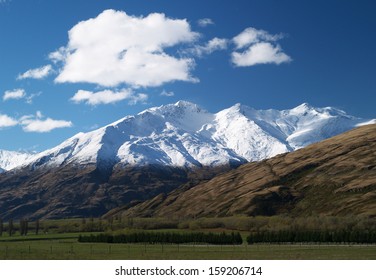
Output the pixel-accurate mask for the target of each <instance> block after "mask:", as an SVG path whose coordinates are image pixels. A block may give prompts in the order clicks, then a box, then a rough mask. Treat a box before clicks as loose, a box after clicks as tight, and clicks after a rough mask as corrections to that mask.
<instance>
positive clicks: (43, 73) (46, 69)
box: [17, 65, 53, 80]
mask: <svg viewBox="0 0 376 280" xmlns="http://www.w3.org/2000/svg"><path fill="white" fill-rule="evenodd" d="M52 71H53V70H52V66H51V65H45V66H42V67H39V68H35V69H30V70H28V71H26V72H25V73H23V74H20V75H18V77H17V80H23V79H38V80H40V79H43V78H45V77H47V76H48V75H49V74H51V73H52Z"/></svg>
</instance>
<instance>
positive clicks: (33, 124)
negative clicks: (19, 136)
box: [19, 111, 73, 133]
mask: <svg viewBox="0 0 376 280" xmlns="http://www.w3.org/2000/svg"><path fill="white" fill-rule="evenodd" d="M19 123H20V124H21V125H22V129H23V130H24V131H25V132H39V133H44V132H50V131H52V130H54V129H57V128H64V127H72V126H73V123H72V122H70V121H65V120H54V119H51V118H45V119H44V116H43V115H42V113H41V112H40V111H38V112H36V114H35V115H28V116H23V117H22V118H21V119H20V120H19Z"/></svg>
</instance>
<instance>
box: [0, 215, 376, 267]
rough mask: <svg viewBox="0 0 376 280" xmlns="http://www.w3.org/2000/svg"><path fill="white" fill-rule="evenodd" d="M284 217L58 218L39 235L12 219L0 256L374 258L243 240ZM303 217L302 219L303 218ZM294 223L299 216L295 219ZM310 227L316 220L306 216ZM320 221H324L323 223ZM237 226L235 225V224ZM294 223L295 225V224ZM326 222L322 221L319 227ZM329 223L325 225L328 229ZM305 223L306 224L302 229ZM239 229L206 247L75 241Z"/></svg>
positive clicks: (42, 225)
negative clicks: (237, 236) (230, 240)
mask: <svg viewBox="0 0 376 280" xmlns="http://www.w3.org/2000/svg"><path fill="white" fill-rule="evenodd" d="M333 219H334V218H331V219H328V220H327V221H330V224H333V222H334V223H338V224H340V225H341V226H344V225H345V226H349V225H351V226H352V227H355V228H360V226H361V225H365V224H367V225H373V223H371V221H370V220H368V219H365V220H362V221H360V220H359V218H358V219H357V220H354V219H350V218H347V220H346V221H345V220H342V221H340V220H335V219H334V220H333ZM287 221H288V220H287V218H281V219H280V220H279V221H278V219H277V218H272V219H271V218H270V217H265V218H261V217H258V218H246V217H234V218H233V219H230V218H223V219H220V218H213V219H209V218H206V219H201V220H195V221H184V222H181V221H180V222H176V223H174V222H173V221H171V220H168V219H166V220H165V219H147V218H144V219H120V218H115V219H110V220H102V219H67V220H58V221H40V222H39V225H38V227H39V228H38V234H36V233H37V232H36V222H30V223H29V224H28V232H27V235H23V236H21V235H20V230H19V228H17V224H18V223H17V222H15V223H14V227H15V229H14V232H13V233H12V235H11V236H9V232H7V229H8V226H9V225H8V224H7V223H4V225H3V230H4V231H3V233H2V235H1V236H0V259H3V260H6V259H16V260H27V259H33V260H38V259H42V260H49V259H58V260H69V259H101V260H102V259H103V260H105V259H108V260H116V259H124V260H126V259H133V260H135V259H140V260H141V259H175V260H179V259H196V260H197V259H222V260H225V259H239V260H241V259H255V260H257V259H260V260H290V259H291V260H299V259H304V260H309V259H311V260H320V259H323V260H332V259H333V260H345V259H355V260H363V259H372V260H376V244H367V245H365V244H330V243H326V244H325V243H321V244H318V243H292V244H290V243H288V244H287V243H284V244H269V243H257V244H251V245H249V244H247V243H246V238H247V236H248V235H249V233H250V231H251V230H252V229H251V228H247V230H246V229H245V228H244V227H246V226H247V227H249V226H251V227H252V228H255V227H257V230H261V229H263V228H270V226H271V225H273V227H274V228H275V229H280V228H284V227H285V226H286V223H285V222H287ZM302 221H303V220H302ZM295 222H296V223H299V221H298V220H296V221H295ZM307 222H311V223H312V226H314V224H315V222H316V220H315V219H313V220H311V221H310V220H309V219H308V220H307V219H306V220H305V223H307ZM324 223H325V221H324ZM236 224H238V226H236ZM277 225H279V226H277ZM294 226H295V227H296V226H297V224H294ZM322 226H325V225H322ZM327 226H328V225H326V228H327ZM307 227H308V225H307V224H305V228H307ZM140 231H143V232H172V233H187V232H192V231H197V232H214V233H221V232H227V233H230V232H234V231H236V232H240V233H241V235H242V238H243V244H241V245H209V244H143V243H131V244H115V243H111V244H109V243H80V242H78V237H79V236H80V235H90V234H98V233H110V234H126V233H131V232H140Z"/></svg>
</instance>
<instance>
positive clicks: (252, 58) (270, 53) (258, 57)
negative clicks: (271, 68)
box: [232, 42, 291, 66]
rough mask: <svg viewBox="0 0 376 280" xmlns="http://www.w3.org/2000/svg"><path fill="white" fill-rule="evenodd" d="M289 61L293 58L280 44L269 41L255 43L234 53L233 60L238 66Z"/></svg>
mask: <svg viewBox="0 0 376 280" xmlns="http://www.w3.org/2000/svg"><path fill="white" fill-rule="evenodd" d="M289 61H291V58H290V57H289V56H288V55H287V54H285V53H284V52H283V51H282V49H281V47H280V46H278V45H277V46H274V45H272V44H271V43H268V42H263V43H257V44H254V45H252V46H250V47H249V48H248V49H247V50H246V51H244V52H242V53H239V52H233V53H232V62H233V63H234V64H235V65H236V66H253V65H256V64H267V63H274V64H281V63H284V62H289Z"/></svg>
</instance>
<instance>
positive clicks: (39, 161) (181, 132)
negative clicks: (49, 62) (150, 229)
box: [0, 101, 375, 170]
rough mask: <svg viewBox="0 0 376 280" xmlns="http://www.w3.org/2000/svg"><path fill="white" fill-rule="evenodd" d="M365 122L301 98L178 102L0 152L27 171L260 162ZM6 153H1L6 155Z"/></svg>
mask: <svg viewBox="0 0 376 280" xmlns="http://www.w3.org/2000/svg"><path fill="white" fill-rule="evenodd" d="M367 122H375V120H364V119H360V118H356V117H353V116H349V115H347V114H346V113H345V112H343V111H341V110H338V109H335V108H332V107H326V108H314V107H312V106H310V105H308V104H306V103H304V104H302V105H300V106H298V107H296V108H293V109H290V110H282V111H278V110H255V109H252V108H250V107H247V106H244V105H240V104H236V105H234V106H232V107H230V108H228V109H225V110H222V111H220V112H218V113H209V112H207V111H206V110H204V109H201V108H200V107H199V106H198V105H196V104H193V103H190V102H186V101H179V102H177V103H175V104H169V105H165V106H160V107H154V108H150V109H147V110H145V111H143V112H141V113H139V114H137V115H134V116H127V117H125V118H123V119H121V120H119V121H117V122H114V123H112V124H109V125H107V126H105V127H102V128H99V129H97V130H94V131H91V132H88V133H78V134H77V135H75V136H73V137H71V138H69V139H67V140H66V141H64V142H63V143H61V144H60V145H58V146H56V147H55V148H52V149H50V150H47V151H44V152H42V153H39V154H36V155H32V156H30V155H27V156H25V157H23V158H22V156H21V155H20V156H19V157H16V160H15V161H13V158H14V157H13V156H11V157H7V156H4V155H3V154H1V153H0V167H1V168H3V169H5V170H10V169H12V168H15V167H19V166H25V165H28V166H30V167H31V168H32V169H35V168H40V167H43V166H49V167H57V166H61V165H64V164H74V165H89V164H94V165H97V166H99V167H103V168H113V167H114V166H126V165H136V166H143V165H150V164H160V165H168V166H178V167H200V166H217V165H223V164H241V163H244V162H247V161H258V160H262V159H265V158H270V157H272V156H274V155H277V154H280V153H285V152H289V151H293V150H296V149H299V148H302V147H305V146H306V145H308V144H311V143H314V142H318V141H321V140H323V139H326V138H329V137H331V136H334V135H337V134H339V133H342V132H344V131H347V130H349V129H352V128H354V127H356V126H358V125H361V124H365V123H367ZM3 157H4V159H3Z"/></svg>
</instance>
